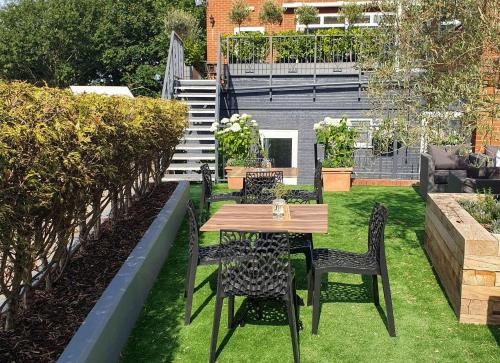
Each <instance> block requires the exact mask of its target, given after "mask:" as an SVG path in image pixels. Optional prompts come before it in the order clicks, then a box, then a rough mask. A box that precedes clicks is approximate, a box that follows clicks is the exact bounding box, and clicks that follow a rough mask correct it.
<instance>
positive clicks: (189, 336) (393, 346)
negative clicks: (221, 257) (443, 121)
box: [122, 186, 500, 363]
mask: <svg viewBox="0 0 500 363" xmlns="http://www.w3.org/2000/svg"><path fill="white" fill-rule="evenodd" d="M223 190H224V188H223V186H218V187H217V191H219V192H220V191H223ZM199 193H200V188H199V186H192V187H191V195H192V198H193V199H194V200H195V202H197V201H198V198H199ZM374 201H379V202H381V203H383V204H385V205H386V206H387V207H388V209H389V220H388V224H387V227H386V234H385V236H386V253H387V261H388V268H389V278H390V282H391V288H392V298H393V304H394V315H395V321H396V334H397V337H395V338H391V337H389V335H388V333H387V330H386V327H385V323H384V322H385V315H384V313H383V312H384V311H385V305H384V303H383V294H382V289H381V286H380V288H379V290H380V299H381V303H382V310H381V313H379V311H378V310H377V309H376V307H375V305H374V304H373V303H372V295H371V288H370V284H369V280H366V279H365V280H364V279H362V278H361V277H360V276H355V275H345V274H329V276H328V283H326V280H325V281H324V282H323V287H322V295H321V302H322V305H321V316H320V323H319V331H318V335H317V336H312V335H311V315H312V309H311V307H307V306H302V307H300V318H301V320H302V322H303V325H304V330H302V331H301V332H300V352H301V360H302V362H335V361H338V362H488V363H492V362H500V349H499V344H500V327H492V326H490V327H487V326H475V325H462V324H459V323H458V322H457V318H456V317H455V315H454V313H453V310H452V308H451V306H450V305H449V303H448V301H447V299H446V296H445V295H444V293H443V291H442V289H441V288H440V286H439V284H438V282H437V279H436V276H435V275H434V273H433V271H432V269H431V266H430V264H429V261H428V259H427V257H426V256H425V253H424V251H423V249H422V240H423V235H424V209H425V205H424V202H423V201H422V199H421V198H420V196H419V195H418V194H417V192H416V191H415V190H414V189H413V188H403V187H401V188H395V187H353V188H352V190H351V191H350V192H348V193H326V195H325V203H327V204H328V208H329V220H330V222H329V233H328V234H327V235H321V234H317V235H314V245H315V247H335V248H341V249H347V250H352V251H357V252H361V251H364V250H365V249H366V244H367V233H368V227H367V226H368V218H369V214H370V210H371V207H372V205H373V202H374ZM219 205H220V204H219ZM217 207H218V205H217V204H216V205H214V206H213V208H212V213H213V212H214V211H215V210H216V209H217ZM217 238H218V234H217V233H205V234H202V238H201V240H202V243H204V244H210V243H217ZM187 241H188V235H187V223H186V221H185V222H184V224H183V226H182V229H181V230H180V232H179V234H178V236H177V239H176V241H175V243H174V245H173V247H172V250H171V251H170V256H169V258H168V259H167V261H166V263H165V266H164V267H163V269H162V271H161V273H160V275H159V277H158V280H157V281H156V284H155V286H154V288H153V290H152V291H151V293H150V295H149V298H148V300H147V303H146V304H145V306H144V308H143V311H142V313H141V316H140V318H139V320H138V321H137V324H136V327H135V329H134V331H133V333H132V335H131V336H130V338H129V341H128V344H127V346H126V347H125V349H124V351H123V353H122V361H123V362H131V363H132V362H205V361H207V360H208V357H209V346H210V337H211V332H212V321H213V312H214V310H213V309H214V303H215V286H216V274H215V271H216V267H211V266H208V267H205V266H202V267H199V268H198V271H197V275H196V286H197V290H195V295H194V300H193V315H194V317H193V321H192V323H191V325H189V326H187V327H185V326H184V324H183V319H184V299H183V287H184V276H185V271H186V263H187V249H188V246H187V243H188V242H187ZM293 258H294V261H293V265H294V268H295V274H296V276H297V279H298V281H297V288H298V293H299V295H300V296H301V297H302V298H303V299H304V300H306V298H307V291H306V279H305V272H304V270H305V268H304V260H303V257H302V256H301V255H296V256H294V257H293ZM364 281H365V282H366V283H365V282H364ZM379 284H380V279H379ZM242 300H243V299H242V298H240V299H236V311H237V310H238V307H239V306H240V304H241V302H242ZM226 304H227V301H225V306H224V309H223V316H222V320H221V327H220V331H219V343H218V344H219V356H218V361H221V362H289V361H293V357H292V348H291V340H290V331H289V328H288V323H287V320H286V317H285V316H286V315H283V316H281V315H278V317H277V318H276V319H275V321H272V322H263V321H252V320H251V321H249V322H248V323H247V324H246V325H245V326H244V327H237V328H236V329H234V330H228V329H227V326H226V321H227V309H226V307H227V305H226ZM283 311H284V310H283Z"/></svg>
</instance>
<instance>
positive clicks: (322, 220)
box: [200, 204, 328, 233]
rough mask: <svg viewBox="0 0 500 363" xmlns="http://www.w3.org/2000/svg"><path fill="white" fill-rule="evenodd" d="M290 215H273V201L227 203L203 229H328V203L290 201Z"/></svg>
mask: <svg viewBox="0 0 500 363" xmlns="http://www.w3.org/2000/svg"><path fill="white" fill-rule="evenodd" d="M288 207H289V210H290V219H283V220H275V219H273V212H272V205H270V204H225V205H223V206H222V207H221V208H220V209H219V210H218V211H217V212H215V214H214V215H213V216H212V217H211V218H210V219H209V220H208V221H207V222H206V223H205V224H204V225H203V226H202V227H201V228H200V231H201V232H214V231H220V230H221V229H222V230H228V229H229V230H241V231H257V232H259V231H264V232H273V231H277V232H281V231H287V232H296V233H327V232H328V206H327V205H326V204H290V205H288Z"/></svg>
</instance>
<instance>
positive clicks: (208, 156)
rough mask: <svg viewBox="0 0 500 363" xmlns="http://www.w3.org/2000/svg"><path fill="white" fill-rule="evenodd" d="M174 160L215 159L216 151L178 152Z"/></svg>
mask: <svg viewBox="0 0 500 363" xmlns="http://www.w3.org/2000/svg"><path fill="white" fill-rule="evenodd" d="M172 160H215V154H214V153H211V154H209V153H176V154H174V156H173V157H172Z"/></svg>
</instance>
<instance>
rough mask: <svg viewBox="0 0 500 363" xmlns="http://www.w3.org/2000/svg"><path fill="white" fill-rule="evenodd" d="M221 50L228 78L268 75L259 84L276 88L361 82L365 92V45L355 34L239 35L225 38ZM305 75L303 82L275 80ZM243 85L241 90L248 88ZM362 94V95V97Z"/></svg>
mask: <svg viewBox="0 0 500 363" xmlns="http://www.w3.org/2000/svg"><path fill="white" fill-rule="evenodd" d="M220 52H221V53H220V54H221V59H222V63H223V64H224V72H223V74H222V75H221V76H222V77H223V78H224V79H225V80H226V81H228V80H229V78H230V77H234V76H260V77H266V76H267V77H268V78H269V84H268V85H266V86H259V87H248V90H255V89H256V88H264V87H265V88H269V89H270V98H271V99H272V90H273V89H280V88H290V87H295V86H300V87H304V86H308V87H311V88H312V89H313V93H314V99H315V94H316V88H317V87H330V86H339V87H342V86H350V87H352V86H357V87H358V90H359V96H360V93H361V84H362V83H363V82H364V81H362V79H361V68H360V67H359V65H358V60H359V57H360V55H361V52H362V49H361V46H360V44H359V43H358V42H356V40H355V38H354V37H352V36H349V35H328V34H293V35H272V36H267V35H261V34H251V35H238V36H227V37H223V38H221V46H220ZM335 74H342V75H352V76H357V79H356V80H354V81H353V80H350V81H340V82H339V81H336V82H334V81H332V83H328V82H325V80H322V81H321V82H318V81H317V77H318V76H325V75H335ZM283 76H301V77H302V79H300V84H294V83H293V82H287V83H285V84H283V83H280V84H277V83H273V79H274V80H275V79H276V78H277V77H283ZM244 90H245V89H242V88H241V87H239V88H238V91H239V92H240V91H244ZM358 98H360V97H358Z"/></svg>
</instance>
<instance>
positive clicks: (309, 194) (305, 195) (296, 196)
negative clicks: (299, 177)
mask: <svg viewBox="0 0 500 363" xmlns="http://www.w3.org/2000/svg"><path fill="white" fill-rule="evenodd" d="M316 198H317V196H316V192H315V191H310V190H300V189H298V190H297V189H294V190H290V191H289V192H288V193H287V194H286V195H285V196H284V199H285V200H286V201H287V203H289V204H306V203H309V201H311V200H316Z"/></svg>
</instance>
